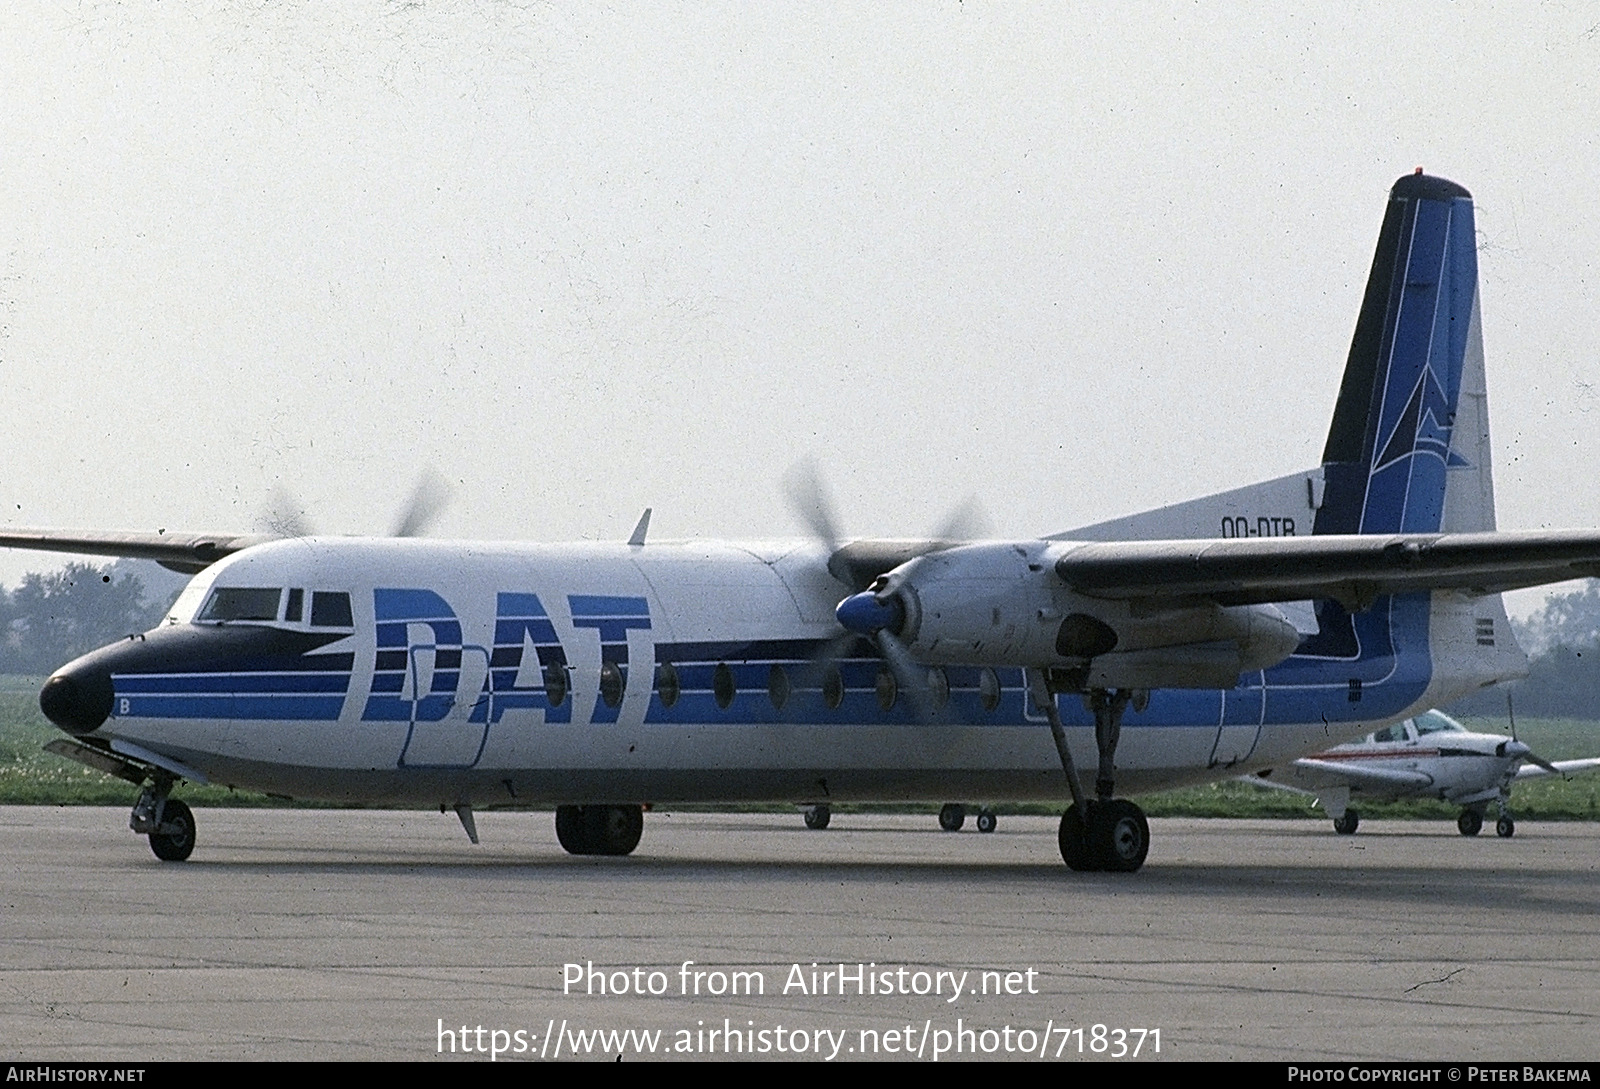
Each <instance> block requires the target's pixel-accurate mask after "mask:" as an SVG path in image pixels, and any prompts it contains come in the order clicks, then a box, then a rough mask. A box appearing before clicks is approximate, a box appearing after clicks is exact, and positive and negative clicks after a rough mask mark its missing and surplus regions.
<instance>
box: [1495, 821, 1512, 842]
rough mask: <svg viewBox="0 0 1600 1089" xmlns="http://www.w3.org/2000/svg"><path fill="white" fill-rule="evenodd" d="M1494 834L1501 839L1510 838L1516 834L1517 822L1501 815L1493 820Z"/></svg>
mask: <svg viewBox="0 0 1600 1089" xmlns="http://www.w3.org/2000/svg"><path fill="white" fill-rule="evenodd" d="M1494 834H1495V835H1497V836H1499V837H1500V838H1501V839H1510V838H1511V837H1512V836H1514V835H1516V834H1517V822H1516V821H1514V820H1512V819H1511V818H1510V817H1501V818H1500V819H1499V820H1497V821H1495V822H1494Z"/></svg>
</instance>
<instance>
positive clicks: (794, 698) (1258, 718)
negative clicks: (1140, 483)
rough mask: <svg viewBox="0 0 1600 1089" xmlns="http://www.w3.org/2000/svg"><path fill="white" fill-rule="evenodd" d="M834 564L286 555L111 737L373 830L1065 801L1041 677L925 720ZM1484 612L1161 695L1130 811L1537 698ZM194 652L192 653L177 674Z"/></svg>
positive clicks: (691, 549)
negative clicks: (1363, 651) (1144, 799)
mask: <svg viewBox="0 0 1600 1089" xmlns="http://www.w3.org/2000/svg"><path fill="white" fill-rule="evenodd" d="M826 560H827V555H826V553H825V552H824V551H823V550H822V549H821V547H820V546H817V545H811V544H804V543H799V544H797V543H793V542H789V543H764V544H738V543H728V542H699V543H686V544H675V543H651V544H649V545H646V546H629V545H613V544H586V545H527V544H510V543H507V544H498V543H481V542H478V543H453V542H439V541H421V540H361V539H338V538H303V539H297V540H286V541H281V542H276V543H273V544H268V545H263V546H259V547H256V548H251V549H249V550H246V551H244V552H241V553H239V554H237V555H235V556H233V557H230V558H229V559H226V560H224V561H222V562H220V563H217V564H216V565H214V566H213V567H211V568H210V569H208V570H207V571H205V572H204V573H203V574H201V575H199V576H197V577H196V578H195V580H194V582H193V583H192V584H191V585H190V587H189V588H188V589H187V590H186V591H185V593H184V594H183V595H182V597H180V599H179V602H178V603H177V605H175V607H174V609H173V613H172V616H171V617H170V618H169V621H168V623H167V624H166V625H165V626H164V627H163V628H161V629H157V630H156V631H155V632H152V633H150V636H149V639H148V640H146V641H145V643H144V645H143V649H142V651H141V652H142V653H144V654H145V658H144V659H142V660H141V662H142V664H140V665H138V666H137V667H121V668H119V666H118V665H116V664H113V665H112V666H111V673H112V675H113V682H114V685H115V693H116V695H115V702H114V704H113V711H112V717H111V718H110V719H109V720H108V721H106V722H105V723H104V725H103V726H101V727H100V728H99V730H98V731H96V732H95V734H94V735H93V736H95V737H100V738H105V739H120V740H121V741H123V742H128V743H132V744H134V745H137V746H140V747H142V748H143V749H145V750H148V751H150V752H152V753H156V754H160V755H162V756H164V757H166V758H168V759H170V760H173V761H176V762H179V763H181V764H182V765H183V766H185V767H188V768H192V769H195V770H198V771H200V772H201V773H203V774H204V775H205V776H206V777H207V778H209V779H210V780H211V781H213V782H218V783H225V784H229V785H235V786H238V787H241V788H249V789H255V790H262V791H267V792H271V793H277V794H285V795H291V796H296V797H315V798H326V799H333V800H348V801H360V802H403V803H429V804H433V803H440V804H451V805H454V804H457V803H461V802H466V803H470V804H473V805H476V806H480V807H487V806H495V805H505V806H515V805H523V804H529V805H532V804H551V803H567V802H571V803H591V802H593V803H599V802H618V803H621V802H630V803H631V802H674V801H678V802H689V801H693V802H725V801H757V800H768V801H796V802H801V801H823V800H870V799H881V800H911V799H923V800H935V801H938V800H950V799H966V800H984V801H990V800H1001V799H1052V800H1058V799H1064V798H1065V797H1066V796H1067V789H1066V784H1065V783H1064V781H1063V773H1062V769H1061V763H1060V760H1059V757H1058V756H1057V753H1056V751H1055V749H1054V746H1053V744H1052V740H1051V736H1050V731H1049V729H1048V727H1047V725H1046V720H1045V716H1044V714H1043V713H1042V712H1041V711H1040V709H1039V708H1038V707H1037V706H1035V705H1033V703H1032V702H1031V700H1030V698H1029V697H1028V695H1027V694H1026V686H1025V683H1024V676H1023V672H1022V670H1021V668H1004V667H999V668H996V667H991V666H984V667H939V668H938V670H937V675H936V676H934V677H933V688H934V689H935V690H937V689H940V688H944V689H947V690H948V696H947V697H945V696H941V697H939V698H937V699H935V700H934V701H933V705H932V706H931V708H930V707H929V706H928V705H927V704H926V703H925V704H924V705H923V706H921V707H920V708H919V706H918V705H917V701H915V700H912V699H909V698H907V696H906V695H905V694H904V693H901V692H898V691H896V690H895V688H896V686H895V683H894V679H893V675H892V673H891V672H890V671H889V670H888V669H887V668H886V667H885V666H884V664H883V663H882V661H881V660H880V659H879V658H878V656H877V655H876V653H875V651H874V650H873V649H872V648H871V646H870V644H868V643H866V642H865V641H857V642H855V643H852V642H851V640H850V639H849V638H848V637H847V638H845V639H843V640H841V639H840V634H841V632H840V628H839V625H838V624H837V622H836V621H835V620H834V617H833V610H834V607H835V605H836V604H837V602H838V601H839V600H840V599H841V598H842V597H844V596H845V595H846V594H847V593H848V592H849V590H848V588H847V587H844V586H842V585H841V584H840V583H838V582H836V581H834V579H833V578H832V577H831V576H830V575H829V574H828V572H827V568H826ZM224 588H243V589H255V590H274V591H278V592H279V593H280V594H281V597H280V598H278V599H277V600H278V604H277V606H276V610H277V611H276V613H275V614H273V616H272V618H271V619H268V618H266V616H265V615H264V614H263V615H262V616H261V617H260V618H258V619H232V620H223V621H208V620H205V619H199V618H200V617H202V615H203V613H204V611H205V610H206V609H207V608H208V607H209V606H208V602H209V601H211V600H213V591H217V590H221V589H224ZM296 592H298V594H296ZM318 595H321V596H320V597H319V596H318ZM336 596H342V597H344V598H345V599H346V600H347V601H348V606H347V610H348V611H347V612H346V613H345V614H344V615H343V616H340V615H339V614H338V611H337V610H331V611H328V612H327V613H326V615H323V616H321V617H320V619H321V621H322V622H321V623H318V622H317V621H318V619H319V617H318V615H316V614H315V613H314V611H313V604H312V603H313V601H314V600H315V601H317V606H316V607H317V608H318V609H321V608H322V604H323V599H324V598H326V599H328V600H329V601H331V600H332V599H333V598H334V597H336ZM1498 608H1499V607H1498V601H1496V602H1495V612H1496V614H1497V615H1502V616H1503V614H1499V613H1498ZM1484 611H1485V610H1483V609H1476V610H1475V609H1474V603H1473V599H1469V598H1460V597H1457V596H1455V595H1437V594H1436V595H1434V596H1433V598H1432V600H1431V602H1429V601H1426V600H1424V601H1422V602H1421V605H1420V612H1418V611H1417V610H1415V609H1414V610H1413V612H1415V613H1416V614H1417V616H1418V617H1420V619H1419V620H1417V621H1416V624H1421V625H1423V627H1422V628H1421V629H1420V630H1417V631H1416V632H1415V634H1414V635H1407V634H1406V632H1404V631H1402V630H1401V629H1402V625H1401V623H1400V621H1399V620H1398V619H1397V620H1395V621H1394V622H1393V625H1392V626H1393V627H1394V630H1395V634H1394V635H1393V636H1392V639H1391V642H1392V643H1393V645H1394V647H1395V650H1394V652H1393V656H1392V657H1393V660H1392V661H1391V662H1389V663H1388V664H1387V665H1385V663H1383V662H1381V661H1380V662H1372V661H1366V662H1365V663H1364V668H1365V669H1366V671H1367V676H1368V681H1367V683H1366V685H1365V688H1364V689H1363V688H1362V686H1361V685H1360V684H1357V683H1355V682H1354V681H1347V680H1346V679H1345V676H1344V674H1345V673H1346V672H1353V668H1354V667H1353V666H1352V667H1351V668H1349V669H1346V668H1345V666H1344V665H1343V664H1341V663H1338V662H1333V663H1319V662H1309V663H1308V662H1299V668H1298V670H1297V671H1294V672H1292V673H1290V674H1285V675H1284V676H1282V677H1281V678H1280V677H1278V676H1277V675H1276V674H1275V671H1274V670H1270V669H1269V670H1266V671H1264V672H1257V673H1254V674H1248V675H1246V676H1244V677H1242V678H1241V681H1240V684H1239V686H1238V687H1236V688H1235V689H1233V690H1231V691H1225V692H1157V693H1154V694H1153V696H1152V698H1151V700H1150V701H1149V704H1148V706H1147V707H1143V708H1140V709H1139V710H1134V709H1132V708H1130V710H1129V712H1128V714H1127V716H1126V718H1125V719H1124V722H1123V731H1122V740H1121V745H1120V748H1119V749H1118V753H1117V774H1118V786H1119V789H1120V790H1122V791H1124V792H1130V793H1131V792H1139V791H1148V790H1153V789H1162V788H1167V787H1172V786H1178V785H1184V784H1189V783H1196V782H1203V781H1209V780H1215V779H1222V778H1227V777H1231V776H1235V775H1238V774H1239V773H1240V772H1242V771H1247V770H1249V769H1251V768H1253V767H1263V766H1267V765H1271V764H1276V763H1282V762H1285V761H1288V760H1292V759H1294V758H1296V757H1300V756H1304V755H1307V754H1310V753H1314V752H1318V751H1320V750H1323V749H1326V748H1327V747H1328V745H1329V743H1330V742H1337V741H1341V740H1343V739H1344V738H1346V737H1349V736H1354V735H1359V734H1363V733H1366V732H1368V731H1370V730H1372V729H1374V728H1375V727H1376V726H1379V725H1381V724H1383V723H1385V722H1389V721H1392V720H1395V719H1398V718H1401V717H1403V716H1405V715H1407V714H1410V713H1413V712H1415V711H1416V710H1418V709H1419V708H1421V707H1425V706H1429V705H1431V703H1433V702H1435V701H1438V700H1440V699H1443V698H1449V697H1451V696H1454V695H1457V694H1459V693H1460V692H1462V691H1466V690H1470V689H1471V688H1474V687H1477V686H1478V685H1479V684H1482V683H1484V682H1485V680H1486V679H1492V675H1493V674H1495V672H1496V671H1497V670H1498V671H1500V672H1501V673H1505V672H1506V671H1507V668H1508V667H1507V665H1506V663H1508V662H1513V658H1512V657H1511V656H1512V655H1516V658H1515V660H1514V664H1513V665H1511V666H1510V667H1509V668H1510V670H1511V671H1514V669H1515V666H1516V665H1519V664H1520V655H1519V654H1516V652H1515V650H1514V646H1512V645H1510V644H1509V641H1507V646H1506V647H1505V650H1504V654H1503V657H1505V661H1503V662H1502V661H1499V660H1498V659H1495V658H1494V657H1493V655H1492V654H1491V655H1486V654H1485V652H1484V651H1483V649H1482V647H1481V645H1480V646H1478V647H1477V648H1475V653H1474V654H1472V655H1467V656H1465V657H1461V658H1460V659H1459V660H1457V659H1456V658H1453V657H1452V652H1451V650H1450V648H1451V647H1453V646H1455V645H1456V644H1458V643H1460V642H1461V641H1462V640H1463V639H1465V640H1466V641H1467V645H1468V646H1471V645H1472V644H1471V639H1472V638H1473V634H1474V622H1475V621H1474V616H1473V614H1474V612H1480V613H1481V612H1484ZM1395 616H1396V617H1398V616H1399V611H1398V610H1396V611H1395ZM330 618H331V620H330ZM332 621H337V622H336V623H335V622H332ZM1479 623H1481V621H1479ZM1413 627H1415V625H1413ZM246 628H252V629H257V632H256V633H255V634H257V635H260V637H261V638H262V639H265V640H267V641H268V642H269V643H270V642H271V641H273V640H279V639H282V640H288V641H290V642H293V641H294V640H299V642H298V643H295V644H294V645H295V647H297V648H299V649H295V650H293V651H292V653H291V652H284V653H283V654H279V655H278V657H276V658H274V657H272V655H271V654H268V655H266V656H265V657H263V656H262V655H261V654H258V653H256V652H254V651H252V652H251V654H250V655H246V656H245V657H242V658H239V659H238V660H233V659H216V658H214V657H213V658H211V659H206V658H205V656H204V655H199V656H198V657H197V656H196V654H195V652H194V651H193V649H192V648H194V647H196V646H201V645H209V644H207V640H208V639H210V638H211V637H212V636H213V635H215V634H218V633H230V634H232V635H235V636H236V635H239V634H240V632H241V630H242V629H246ZM1408 630H1410V629H1408ZM1476 630H1477V634H1478V635H1479V636H1481V634H1482V628H1481V627H1479V628H1478V629H1476ZM174 633H184V634H186V636H187V641H186V642H183V643H182V645H181V646H179V644H178V642H177V641H173V642H172V646H173V647H174V648H175V649H173V650H172V651H171V652H170V654H168V656H167V657H166V658H160V654H165V653H167V652H165V651H162V650H160V648H162V647H164V646H166V645H167V643H165V642H163V639H170V637H172V636H173V635H174ZM245 634H250V633H245ZM1418 637H1420V638H1421V640H1422V643H1423V645H1420V646H1419V645H1415V644H1416V641H1417V638H1418ZM1479 642H1480V644H1481V639H1480V641H1479ZM285 645H286V646H287V645H288V643H285ZM308 646H310V647H312V648H313V649H312V650H311V651H310V652H309V653H308V652H306V651H305V648H306V647H308ZM158 652H159V653H158ZM101 653H108V654H113V655H114V654H117V653H120V651H118V650H115V649H113V650H108V651H107V652H101ZM130 653H132V652H130ZM273 653H277V652H273ZM152 654H155V655H156V656H157V658H158V659H159V661H156V662H155V664H151V662H152V659H151V657H150V656H151V655H152ZM290 659H292V661H291V660H290ZM1468 659H1470V661H1468ZM108 660H109V661H112V662H113V663H115V662H116V661H120V659H116V658H111V659H108ZM1291 661H1294V662H1298V661H1299V660H1298V659H1291ZM1430 661H1431V663H1432V664H1431V665H1430ZM1452 662H1455V663H1456V666H1457V668H1455V669H1453V670H1447V669H1444V668H1441V665H1440V664H1441V663H1443V664H1445V665H1449V664H1450V663H1452ZM1419 663H1420V665H1419ZM1462 663H1467V665H1466V668H1461V665H1462ZM1324 665H1326V666H1327V668H1326V669H1324V668H1323V666H1324ZM1402 682H1403V683H1402ZM1385 685H1390V686H1391V687H1390V688H1386V687H1385ZM1363 692H1364V693H1365V697H1366V698H1365V702H1364V703H1362V702H1355V700H1356V699H1357V698H1359V697H1361V696H1362V695H1363ZM1058 706H1059V707H1060V709H1061V713H1062V716H1063V718H1064V720H1065V722H1066V726H1067V730H1066V732H1067V737H1068V742H1069V745H1070V747H1071V749H1072V752H1073V756H1074V759H1075V761H1076V762H1077V764H1078V766H1079V768H1080V769H1088V770H1087V772H1086V776H1087V775H1092V772H1093V769H1094V767H1095V759H1096V746H1095V740H1094V731H1093V728H1092V720H1091V719H1090V718H1089V716H1088V715H1087V713H1086V712H1085V711H1084V710H1083V708H1082V707H1081V705H1080V701H1079V700H1078V699H1077V698H1076V697H1073V696H1065V697H1060V700H1059V704H1058ZM1086 785H1088V784H1087V783H1086Z"/></svg>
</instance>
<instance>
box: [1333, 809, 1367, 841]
mask: <svg viewBox="0 0 1600 1089" xmlns="http://www.w3.org/2000/svg"><path fill="white" fill-rule="evenodd" d="M1360 827H1361V814H1360V813H1357V812H1356V811H1355V810H1354V809H1346V810H1345V811H1344V815H1343V816H1341V817H1335V818H1334V819H1333V830H1334V831H1335V832H1337V833H1339V834H1340V835H1341V836H1353V835H1355V831H1356V829H1357V828H1360Z"/></svg>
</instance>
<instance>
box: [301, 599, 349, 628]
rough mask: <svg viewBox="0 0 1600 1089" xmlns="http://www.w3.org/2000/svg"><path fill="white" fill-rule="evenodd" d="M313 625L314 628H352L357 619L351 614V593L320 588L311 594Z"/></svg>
mask: <svg viewBox="0 0 1600 1089" xmlns="http://www.w3.org/2000/svg"><path fill="white" fill-rule="evenodd" d="M311 626H312V627H314V628H351V627H354V626H355V621H354V620H353V619H352V618H351V615H350V595H349V594H346V593H342V592H341V593H334V592H331V591H325V590H318V591H316V592H315V593H313V594H312V595H311Z"/></svg>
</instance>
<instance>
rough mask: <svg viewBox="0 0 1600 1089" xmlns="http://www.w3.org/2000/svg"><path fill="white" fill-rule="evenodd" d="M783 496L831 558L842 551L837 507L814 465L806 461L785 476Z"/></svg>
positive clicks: (795, 466) (791, 469)
mask: <svg viewBox="0 0 1600 1089" xmlns="http://www.w3.org/2000/svg"><path fill="white" fill-rule="evenodd" d="M783 494H784V496H785V497H786V498H787V499H788V500H789V509H790V510H791V511H793V512H794V515H795V517H797V518H799V519H800V520H801V521H802V522H804V523H805V525H806V528H807V529H809V530H810V531H811V535H812V536H813V537H815V538H816V539H817V540H819V541H821V542H822V543H823V544H824V545H826V546H827V548H828V552H829V553H830V554H831V553H833V552H837V551H838V550H839V529H838V521H837V520H836V519H835V518H834V516H833V503H832V501H831V500H830V499H829V498H828V489H827V487H826V486H825V485H824V484H823V483H822V476H821V475H820V474H819V473H818V472H817V466H816V463H815V462H812V461H802V462H800V463H799V464H797V465H793V466H791V467H790V469H789V471H788V472H786V473H784V474H783Z"/></svg>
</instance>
